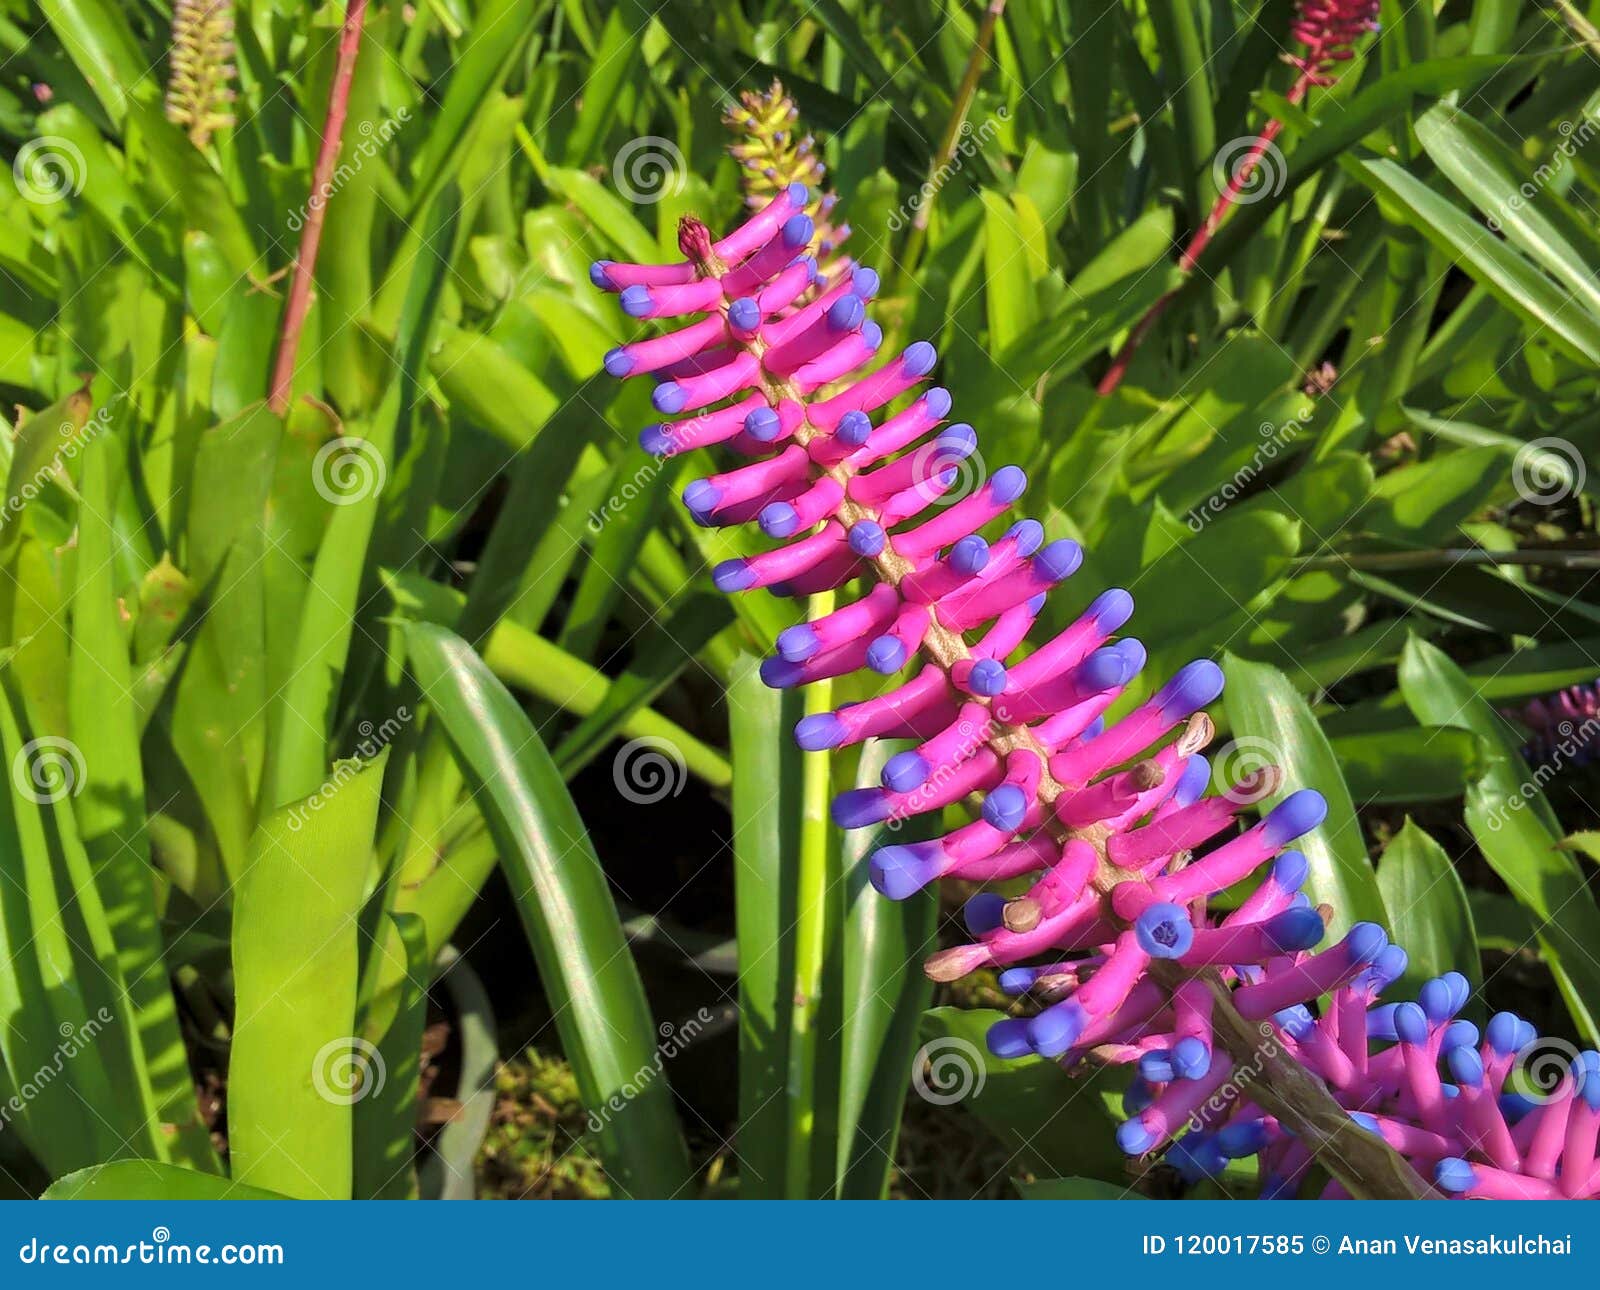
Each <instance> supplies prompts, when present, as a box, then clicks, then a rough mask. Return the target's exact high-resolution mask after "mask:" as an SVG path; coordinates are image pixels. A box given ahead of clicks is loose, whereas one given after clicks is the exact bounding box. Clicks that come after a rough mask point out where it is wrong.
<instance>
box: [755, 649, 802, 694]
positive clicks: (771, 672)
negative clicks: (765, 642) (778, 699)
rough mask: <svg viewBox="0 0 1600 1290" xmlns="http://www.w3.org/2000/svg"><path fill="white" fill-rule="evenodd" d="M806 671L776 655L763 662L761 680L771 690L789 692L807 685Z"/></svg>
mask: <svg viewBox="0 0 1600 1290" xmlns="http://www.w3.org/2000/svg"><path fill="white" fill-rule="evenodd" d="M805 675H806V674H805V669H804V668H802V667H801V666H800V664H798V663H791V662H790V661H789V660H788V659H786V658H779V657H777V656H776V655H774V656H773V657H772V658H764V659H762V660H761V680H762V683H763V684H765V685H766V686H767V687H768V688H769V689H773V690H789V689H793V688H794V687H795V686H797V685H803V684H804V683H805Z"/></svg>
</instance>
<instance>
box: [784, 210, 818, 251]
mask: <svg viewBox="0 0 1600 1290" xmlns="http://www.w3.org/2000/svg"><path fill="white" fill-rule="evenodd" d="M816 229H817V226H816V225H815V224H814V223H813V222H812V220H811V216H809V215H807V214H805V213H804V212H801V213H800V214H799V215H791V216H789V218H788V219H786V220H784V222H783V244H784V245H785V246H787V247H790V248H792V249H794V250H799V249H800V248H801V247H802V246H804V245H805V244H806V243H807V242H809V241H810V240H811V235H812V234H813V233H814V232H816Z"/></svg>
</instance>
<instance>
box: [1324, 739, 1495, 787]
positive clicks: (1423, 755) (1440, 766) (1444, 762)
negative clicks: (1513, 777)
mask: <svg viewBox="0 0 1600 1290" xmlns="http://www.w3.org/2000/svg"><path fill="white" fill-rule="evenodd" d="M1328 742H1329V746H1330V747H1332V749H1333V753H1334V756H1335V757H1337V758H1338V759H1339V767H1340V769H1341V770H1342V771H1343V773H1344V780H1345V784H1346V785H1347V786H1348V787H1349V789H1350V796H1351V797H1352V798H1353V799H1354V800H1356V801H1357V802H1360V803H1361V804H1362V805H1363V806H1366V805H1369V804H1371V803H1373V802H1437V801H1441V800H1444V799H1446V798H1455V797H1459V796H1461V794H1462V793H1463V792H1464V791H1465V790H1466V787H1467V785H1468V784H1471V783H1473V782H1474V781H1475V780H1477V779H1478V778H1479V777H1480V776H1482V775H1483V773H1484V771H1485V770H1487V769H1488V767H1489V760H1490V753H1489V750H1488V747H1487V746H1486V745H1485V744H1484V742H1483V740H1482V739H1480V738H1479V737H1478V736H1477V735H1475V734H1473V733H1472V732H1471V731H1470V730H1457V729H1455V728H1453V727H1450V726H1410V727H1407V728H1405V729H1402V730H1388V731H1385V732H1384V733H1382V734H1370V735H1335V736H1333V737H1332V738H1330V739H1329V741H1328Z"/></svg>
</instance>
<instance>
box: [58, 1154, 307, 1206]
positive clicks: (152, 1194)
mask: <svg viewBox="0 0 1600 1290" xmlns="http://www.w3.org/2000/svg"><path fill="white" fill-rule="evenodd" d="M40 1199H41V1200H287V1199H288V1197H287V1196H285V1195H283V1194H282V1193H280V1192H275V1191H267V1190H265V1189H263V1188H260V1187H246V1186H245V1185H244V1184H243V1183H236V1182H230V1181H229V1180H228V1179H226V1178H219V1177H217V1175H215V1174H202V1173H196V1172H195V1171H194V1170H193V1169H185V1168H183V1167H182V1166H180V1165H168V1164H162V1163H161V1162H160V1161H158V1160H118V1161H116V1162H114V1163H112V1164H109V1165H91V1166H90V1167H89V1168H87V1169H80V1170H78V1171H77V1172H76V1173H70V1174H67V1175H65V1176H64V1177H61V1178H57V1179H56V1180H55V1182H53V1183H51V1184H50V1187H49V1189H48V1190H47V1191H46V1192H45V1193H44V1195H43V1196H42V1197H40Z"/></svg>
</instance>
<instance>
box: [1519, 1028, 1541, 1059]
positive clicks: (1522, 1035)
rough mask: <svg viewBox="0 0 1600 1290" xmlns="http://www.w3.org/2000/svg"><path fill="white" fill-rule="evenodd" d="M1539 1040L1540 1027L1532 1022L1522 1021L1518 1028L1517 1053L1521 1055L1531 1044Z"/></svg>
mask: <svg viewBox="0 0 1600 1290" xmlns="http://www.w3.org/2000/svg"><path fill="white" fill-rule="evenodd" d="M1538 1040H1539V1027H1537V1026H1536V1025H1534V1024H1533V1022H1531V1021H1522V1022H1520V1023H1519V1025H1518V1027H1517V1051H1518V1052H1519V1053H1520V1052H1521V1051H1522V1050H1523V1049H1524V1048H1526V1047H1527V1046H1528V1045H1529V1044H1533V1043H1537V1042H1538Z"/></svg>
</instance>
